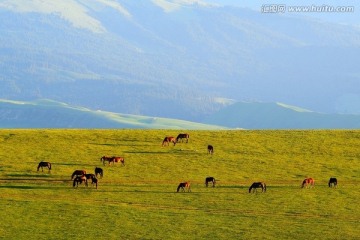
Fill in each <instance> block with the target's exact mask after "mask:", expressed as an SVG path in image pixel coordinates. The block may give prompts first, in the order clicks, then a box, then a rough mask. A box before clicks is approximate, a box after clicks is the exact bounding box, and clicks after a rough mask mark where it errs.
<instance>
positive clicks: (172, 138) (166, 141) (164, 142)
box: [162, 137, 176, 146]
mask: <svg viewBox="0 0 360 240" xmlns="http://www.w3.org/2000/svg"><path fill="white" fill-rule="evenodd" d="M171 142H172V143H174V146H175V144H176V139H175V138H174V137H165V138H164V140H163V142H162V146H165V145H166V144H167V145H168V146H169V144H170V143H171Z"/></svg>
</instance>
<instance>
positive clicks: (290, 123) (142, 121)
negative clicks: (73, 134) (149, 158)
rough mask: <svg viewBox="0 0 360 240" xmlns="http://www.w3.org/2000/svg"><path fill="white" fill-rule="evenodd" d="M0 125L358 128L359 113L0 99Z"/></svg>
mask: <svg viewBox="0 0 360 240" xmlns="http://www.w3.org/2000/svg"><path fill="white" fill-rule="evenodd" d="M0 128H81V129H84V128H85V129H86V128H100V129H117V128H133V129H199V130H201V129H204V130H205V129H206V130H214V129H359V128H360V115H353V114H324V113H317V112H313V111H309V110H306V109H302V108H299V107H295V106H290V105H286V104H283V103H254V102H253V103H245V102H237V103H234V104H232V105H230V106H228V107H226V108H224V109H222V110H220V111H218V112H216V113H214V114H212V115H211V116H209V117H207V118H205V119H204V120H203V121H202V122H190V121H185V120H179V119H170V118H161V117H150V116H141V115H132V114H121V113H114V112H107V111H100V110H90V109H88V108H84V107H79V106H71V105H69V104H66V103H62V102H56V101H53V100H48V99H41V100H37V101H32V102H26V101H10V100H0Z"/></svg>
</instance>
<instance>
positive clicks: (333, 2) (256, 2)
mask: <svg viewBox="0 0 360 240" xmlns="http://www.w3.org/2000/svg"><path fill="white" fill-rule="evenodd" d="M206 1H207V2H213V3H217V4H221V5H233V6H238V7H247V8H251V9H253V10H256V11H259V12H260V11H261V7H262V6H263V5H269V4H271V5H272V4H274V5H277V4H281V5H286V6H287V7H289V6H312V5H314V6H316V7H320V6H329V7H340V6H353V7H354V12H351V13H338V12H337V13H335V12H320V13H319V12H316V13H309V12H303V13H290V12H288V11H285V13H284V14H287V15H295V14H298V15H302V16H305V17H311V18H318V19H322V20H326V21H332V22H337V23H350V24H355V25H358V26H360V1H358V0H347V1H339V0H270V1H269V0H206ZM268 14H269V13H268Z"/></svg>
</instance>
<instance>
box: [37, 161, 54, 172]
mask: <svg viewBox="0 0 360 240" xmlns="http://www.w3.org/2000/svg"><path fill="white" fill-rule="evenodd" d="M44 167H47V168H48V169H49V172H50V170H51V163H49V162H39V165H38V167H37V171H39V169H40V168H41V170H42V171H44Z"/></svg>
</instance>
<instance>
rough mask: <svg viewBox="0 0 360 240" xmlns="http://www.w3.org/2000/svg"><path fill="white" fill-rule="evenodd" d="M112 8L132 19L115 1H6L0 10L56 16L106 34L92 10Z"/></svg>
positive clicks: (76, 25) (0, 6) (79, 26)
mask: <svg viewBox="0 0 360 240" xmlns="http://www.w3.org/2000/svg"><path fill="white" fill-rule="evenodd" d="M99 4H100V5H103V6H107V7H111V8H113V9H115V10H116V11H118V12H120V13H121V14H122V15H124V16H125V17H131V14H130V13H129V12H128V11H127V10H126V9H125V8H124V7H123V6H121V5H120V4H119V3H118V2H116V1H113V0H94V1H83V0H67V1H41V0H30V1H21V0H4V1H2V2H1V3H0V8H5V9H8V10H11V11H13V12H20V13H30V12H35V13H42V14H56V15H58V16H59V17H61V18H63V19H65V20H66V21H68V22H70V23H71V24H72V25H73V26H74V27H77V28H84V29H87V30H90V31H92V32H95V33H102V32H105V31H106V29H105V27H104V26H103V25H102V24H101V22H100V21H99V20H97V19H95V18H94V17H92V16H90V15H89V14H88V13H89V10H90V8H94V6H96V5H99Z"/></svg>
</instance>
